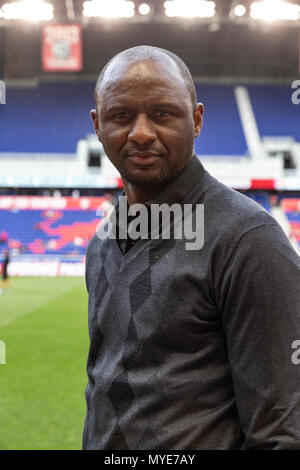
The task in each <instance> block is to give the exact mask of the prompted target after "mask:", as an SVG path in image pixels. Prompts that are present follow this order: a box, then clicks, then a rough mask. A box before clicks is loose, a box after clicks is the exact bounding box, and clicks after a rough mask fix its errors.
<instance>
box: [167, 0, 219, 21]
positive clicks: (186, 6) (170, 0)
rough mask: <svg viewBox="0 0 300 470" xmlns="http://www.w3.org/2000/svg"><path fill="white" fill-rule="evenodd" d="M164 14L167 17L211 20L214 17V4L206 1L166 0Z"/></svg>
mask: <svg viewBox="0 0 300 470" xmlns="http://www.w3.org/2000/svg"><path fill="white" fill-rule="evenodd" d="M164 7H165V14H166V15H167V16H169V17H171V18H172V17H174V16H181V17H185V18H211V17H212V16H214V15H215V12H216V4H215V2H212V1H208V0H167V1H166V2H165V3H164Z"/></svg>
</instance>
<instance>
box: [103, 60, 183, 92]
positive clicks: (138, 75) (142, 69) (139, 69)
mask: <svg viewBox="0 0 300 470" xmlns="http://www.w3.org/2000/svg"><path fill="white" fill-rule="evenodd" d="M155 74H157V75H159V76H161V78H162V79H163V78H166V79H169V78H171V77H172V78H173V80H176V81H177V82H178V83H179V82H182V83H183V84H184V79H183V77H182V75H181V73H180V70H179V69H178V67H177V65H176V63H175V62H174V61H173V60H172V59H171V58H170V57H168V56H167V55H165V54H161V55H159V56H158V57H157V58H154V59H153V58H151V59H150V58H143V57H139V58H135V59H133V58H130V59H128V58H126V57H117V58H116V59H115V60H114V61H113V62H112V63H111V64H110V65H109V66H108V68H107V70H106V72H105V74H104V77H103V80H102V83H101V85H100V89H99V90H98V91H100V93H101V91H102V90H104V89H109V88H111V87H113V86H114V85H117V84H118V83H121V82H124V81H125V80H127V79H131V78H132V79H134V81H135V83H136V82H137V81H139V80H140V81H141V82H145V81H146V80H147V79H148V80H149V79H150V78H152V77H153V76H154V75H155Z"/></svg>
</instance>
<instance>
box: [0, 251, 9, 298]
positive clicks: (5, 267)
mask: <svg viewBox="0 0 300 470" xmlns="http://www.w3.org/2000/svg"><path fill="white" fill-rule="evenodd" d="M9 261H10V260H9V253H8V250H4V251H3V263H2V287H3V288H5V287H10V284H9V278H8V265H9ZM2 292H3V290H2V288H0V294H2Z"/></svg>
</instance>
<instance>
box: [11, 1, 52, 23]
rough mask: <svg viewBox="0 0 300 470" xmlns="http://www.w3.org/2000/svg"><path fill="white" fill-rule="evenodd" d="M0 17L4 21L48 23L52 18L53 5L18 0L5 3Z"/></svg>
mask: <svg viewBox="0 0 300 470" xmlns="http://www.w3.org/2000/svg"><path fill="white" fill-rule="evenodd" d="M2 15H3V18H4V19H6V20H27V21H50V20H52V18H53V5H51V4H50V3H46V2H43V1H42V0H20V1H18V2H12V3H5V4H4V5H3V6H2Z"/></svg>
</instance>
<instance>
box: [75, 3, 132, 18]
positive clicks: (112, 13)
mask: <svg viewBox="0 0 300 470" xmlns="http://www.w3.org/2000/svg"><path fill="white" fill-rule="evenodd" d="M134 12H135V5H134V3H133V2H131V1H127V0H108V1H107V0H87V1H86V2H84V3H83V15H84V16H86V17H88V18H97V17H102V18H130V17H132V16H134Z"/></svg>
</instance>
